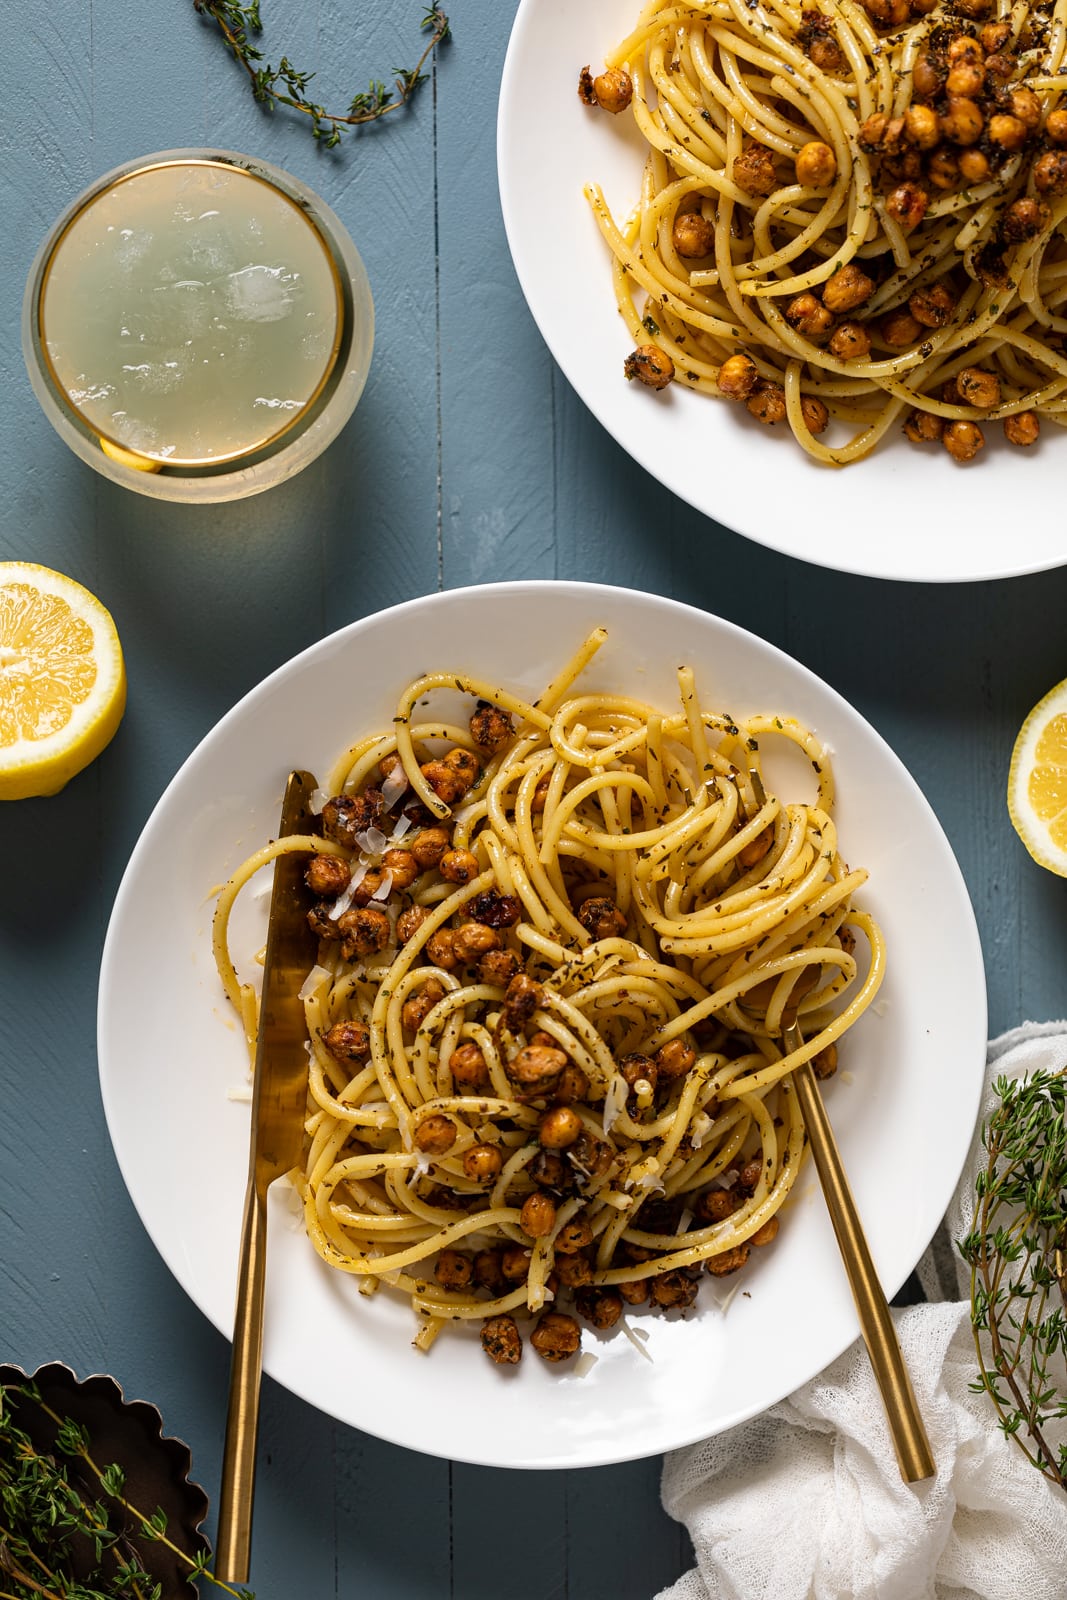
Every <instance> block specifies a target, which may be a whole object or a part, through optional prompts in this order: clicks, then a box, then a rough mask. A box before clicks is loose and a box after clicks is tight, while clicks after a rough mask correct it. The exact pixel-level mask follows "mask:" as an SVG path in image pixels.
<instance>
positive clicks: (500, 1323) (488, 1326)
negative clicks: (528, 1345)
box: [481, 1316, 522, 1367]
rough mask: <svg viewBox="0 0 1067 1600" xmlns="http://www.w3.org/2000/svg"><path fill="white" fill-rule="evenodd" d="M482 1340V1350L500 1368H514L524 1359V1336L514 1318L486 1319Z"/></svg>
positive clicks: (483, 1325) (482, 1330) (483, 1324)
mask: <svg viewBox="0 0 1067 1600" xmlns="http://www.w3.org/2000/svg"><path fill="white" fill-rule="evenodd" d="M481 1340H482V1349H483V1350H484V1351H485V1353H486V1355H487V1356H488V1357H489V1359H490V1361H495V1362H496V1364H497V1366H498V1367H514V1366H517V1365H518V1363H519V1362H520V1361H521V1359H522V1336H521V1335H520V1333H519V1328H518V1324H517V1322H516V1321H515V1318H514V1317H509V1316H499V1317H486V1319H485V1321H484V1322H483V1323H482V1329H481Z"/></svg>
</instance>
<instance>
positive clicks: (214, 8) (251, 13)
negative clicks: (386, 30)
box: [193, 0, 451, 149]
mask: <svg viewBox="0 0 1067 1600" xmlns="http://www.w3.org/2000/svg"><path fill="white" fill-rule="evenodd" d="M193 5H194V7H195V9H196V10H197V11H199V12H200V14H201V16H205V17H210V19H211V20H212V22H214V23H215V24H216V26H217V27H218V30H219V32H220V33H221V34H222V37H223V39H224V40H225V42H226V44H227V46H228V47H229V50H230V54H231V55H232V56H233V58H234V60H235V61H237V62H239V63H240V65H241V66H242V67H243V68H244V69H245V72H246V73H247V74H248V78H249V81H250V83H251V85H252V94H253V95H254V97H255V99H256V100H258V101H259V103H260V105H262V106H266V107H267V109H268V110H269V111H273V110H275V108H276V107H278V106H287V107H288V108H289V110H291V111H297V112H299V113H300V114H301V115H303V116H305V117H308V118H309V119H310V123H311V132H312V136H313V138H315V139H318V140H320V141H321V143H322V144H323V145H324V146H325V147H326V149H332V148H333V146H334V145H338V144H340V142H341V135H342V131H343V130H344V129H345V128H355V127H359V126H360V125H361V124H363V123H366V122H377V121H378V119H379V118H381V117H384V116H387V115H388V114H389V113H390V112H392V111H399V109H400V107H401V106H403V105H406V104H407V103H408V101H409V100H410V99H411V97H412V96H413V95H414V94H415V93H416V91H417V90H418V89H419V88H421V86H422V85H423V84H424V83H425V82H426V74H425V72H423V70H422V69H423V67H424V66H425V65H426V63H427V61H428V60H429V58H430V56H431V54H432V53H433V51H434V50H435V49H436V48H437V46H438V45H439V44H442V43H443V42H444V40H445V39H447V38H448V37H449V36H450V33H451V28H450V25H449V21H448V18H447V17H446V16H445V13H444V12H443V11H442V10H441V9H440V7H439V6H431V7H430V8H429V9H428V10H427V12H426V15H425V16H424V17H423V19H422V21H421V23H420V24H419V26H420V28H422V29H423V30H424V31H425V30H428V31H429V35H430V37H429V41H428V43H427V45H426V48H425V49H424V50H423V52H422V54H421V55H420V57H419V59H418V61H416V63H415V65H414V66H413V67H394V68H393V69H392V73H393V83H392V87H390V86H389V85H388V84H386V83H384V82H383V81H382V80H381V79H379V78H372V79H371V81H370V84H369V86H368V87H367V88H366V89H365V90H362V91H360V93H358V94H355V95H353V97H352V99H351V101H350V102H349V106H348V110H347V111H327V110H326V107H325V106H323V105H320V104H319V103H318V102H317V101H315V100H313V99H312V98H311V96H310V95H309V93H308V86H309V85H310V83H311V81H312V79H313V78H314V76H315V74H314V73H313V72H299V71H298V70H297V69H296V67H294V66H293V64H292V62H291V61H290V60H289V58H288V56H282V58H281V60H280V61H279V63H278V65H277V66H276V67H272V66H271V65H270V63H269V62H266V63H264V58H263V52H262V50H260V49H258V48H257V47H256V46H255V45H254V44H253V43H252V40H251V37H250V35H252V34H257V35H258V34H260V33H261V32H262V31H263V22H262V19H261V17H260V0H249V4H247V5H241V4H239V3H238V0H193Z"/></svg>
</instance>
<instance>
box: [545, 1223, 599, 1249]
mask: <svg viewBox="0 0 1067 1600" xmlns="http://www.w3.org/2000/svg"><path fill="white" fill-rule="evenodd" d="M592 1242H593V1230H592V1228H591V1227H590V1226H589V1223H588V1221H587V1220H586V1218H585V1217H583V1216H582V1215H581V1214H579V1215H578V1216H575V1217H572V1218H571V1220H570V1221H569V1222H565V1223H564V1224H563V1226H562V1228H561V1229H560V1230H559V1232H558V1233H557V1234H556V1237H555V1240H554V1246H555V1251H556V1254H557V1255H558V1256H559V1255H563V1256H568V1255H573V1254H574V1253H575V1251H578V1250H585V1249H586V1248H587V1247H588V1246H589V1245H591V1244H592Z"/></svg>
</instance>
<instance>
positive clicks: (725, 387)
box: [715, 355, 759, 400]
mask: <svg viewBox="0 0 1067 1600" xmlns="http://www.w3.org/2000/svg"><path fill="white" fill-rule="evenodd" d="M715 381H716V383H717V384H718V386H719V392H720V393H721V394H724V395H726V396H727V398H728V399H730V400H747V399H748V397H749V395H750V394H751V393H752V391H753V389H754V388H755V387H756V384H757V383H758V382H759V368H758V367H757V366H756V363H755V362H754V361H753V359H752V357H751V356H746V355H736V356H727V358H726V360H725V361H724V362H723V364H722V366H721V367H720V368H719V376H718V378H717V379H716V380H715Z"/></svg>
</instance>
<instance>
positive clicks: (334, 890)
mask: <svg viewBox="0 0 1067 1600" xmlns="http://www.w3.org/2000/svg"><path fill="white" fill-rule="evenodd" d="M351 876H352V874H351V872H350V871H349V867H348V863H347V861H342V860H341V858H340V856H312V858H311V860H310V861H309V862H308V864H307V869H306V871H305V873H304V882H305V883H306V884H307V886H308V888H309V889H310V890H311V892H312V894H314V895H318V896H320V898H322V899H323V900H332V899H335V898H336V896H337V895H339V894H343V893H344V891H345V890H346V889H347V888H348V882H349V879H350V878H351Z"/></svg>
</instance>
